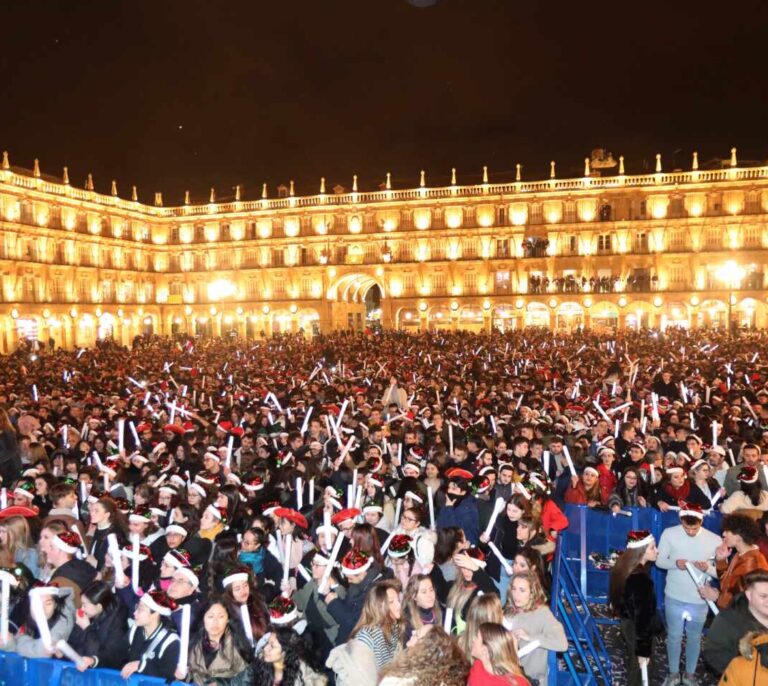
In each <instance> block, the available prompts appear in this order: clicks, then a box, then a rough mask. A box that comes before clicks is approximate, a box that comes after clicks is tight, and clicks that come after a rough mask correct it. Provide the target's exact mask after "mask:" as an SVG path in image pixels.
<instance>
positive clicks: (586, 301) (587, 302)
mask: <svg viewBox="0 0 768 686" xmlns="http://www.w3.org/2000/svg"><path fill="white" fill-rule="evenodd" d="M584 307H586V308H587V309H589V308H590V307H592V298H584Z"/></svg>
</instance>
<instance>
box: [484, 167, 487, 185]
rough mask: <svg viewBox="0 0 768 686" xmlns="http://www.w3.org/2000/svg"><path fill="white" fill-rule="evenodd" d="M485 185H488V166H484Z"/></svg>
mask: <svg viewBox="0 0 768 686" xmlns="http://www.w3.org/2000/svg"><path fill="white" fill-rule="evenodd" d="M483 183H488V166H487V165H483Z"/></svg>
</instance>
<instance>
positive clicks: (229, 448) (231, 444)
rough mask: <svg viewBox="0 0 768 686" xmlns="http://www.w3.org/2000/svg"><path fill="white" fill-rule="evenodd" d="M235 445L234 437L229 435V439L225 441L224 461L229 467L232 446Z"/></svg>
mask: <svg viewBox="0 0 768 686" xmlns="http://www.w3.org/2000/svg"><path fill="white" fill-rule="evenodd" d="M234 445H235V437H234V436H230V437H229V440H228V441H227V459H226V461H225V462H224V464H225V465H226V466H227V468H229V467H230V466H231V464H232V448H233V447H234Z"/></svg>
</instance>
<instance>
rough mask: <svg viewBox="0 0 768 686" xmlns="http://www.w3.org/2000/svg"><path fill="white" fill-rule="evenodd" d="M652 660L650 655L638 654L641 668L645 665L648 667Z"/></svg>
mask: <svg viewBox="0 0 768 686" xmlns="http://www.w3.org/2000/svg"><path fill="white" fill-rule="evenodd" d="M650 661H651V658H650V657H640V656H639V655H638V656H637V662H638V664H639V665H640V669H642V668H643V667H645V668H646V669H647V668H648V664H649V663H650Z"/></svg>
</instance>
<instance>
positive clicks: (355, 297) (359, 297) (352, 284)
mask: <svg viewBox="0 0 768 686" xmlns="http://www.w3.org/2000/svg"><path fill="white" fill-rule="evenodd" d="M374 286H376V287H377V288H378V290H379V293H380V296H379V302H380V301H381V300H383V299H384V298H385V297H386V290H385V289H384V284H383V283H382V282H381V281H379V279H377V278H375V277H373V276H371V275H370V274H361V273H359V272H356V273H353V274H343V275H342V276H340V277H339V278H338V279H337V280H336V281H335V282H334V283H332V284H331V286H330V287H329V288H328V300H337V301H340V302H364V301H365V299H366V296H367V295H368V291H370V290H371V288H373V287H374Z"/></svg>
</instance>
